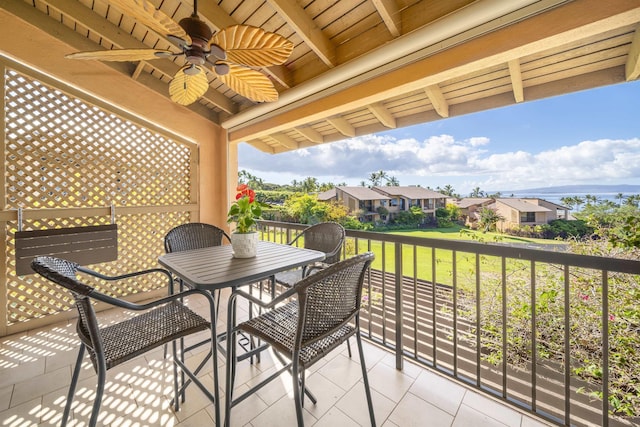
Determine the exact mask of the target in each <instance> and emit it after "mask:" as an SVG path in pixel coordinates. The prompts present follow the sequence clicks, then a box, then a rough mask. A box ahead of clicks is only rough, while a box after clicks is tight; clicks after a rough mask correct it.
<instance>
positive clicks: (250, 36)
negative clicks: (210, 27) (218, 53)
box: [210, 25, 293, 67]
mask: <svg viewBox="0 0 640 427" xmlns="http://www.w3.org/2000/svg"><path fill="white" fill-rule="evenodd" d="M210 44H216V45H218V46H220V47H221V48H222V49H224V50H225V51H226V52H227V60H229V61H231V62H235V63H237V64H244V65H249V66H252V67H268V66H270V65H277V64H282V63H284V62H285V61H286V60H287V58H289V55H291V52H292V51H293V43H291V42H290V41H289V40H287V39H286V38H284V37H282V36H281V35H279V34H275V33H269V32H267V31H264V30H263V29H261V28H257V27H252V26H248V25H233V26H231V27H228V28H225V29H224V30H221V31H218V32H217V33H216V34H215V35H214V36H213V37H212V38H211V42H210Z"/></svg>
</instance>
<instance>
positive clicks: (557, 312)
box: [261, 221, 640, 426]
mask: <svg viewBox="0 0 640 427" xmlns="http://www.w3.org/2000/svg"><path fill="white" fill-rule="evenodd" d="M261 226H262V239H264V240H271V241H276V242H280V243H286V242H288V241H290V240H291V238H292V237H293V236H295V235H296V234H297V232H299V230H301V229H303V228H305V227H306V226H305V225H302V224H291V223H281V222H272V221H263V222H262V224H261ZM550 247H552V248H554V250H539V249H533V248H527V247H519V246H509V245H499V244H489V243H481V242H468V241H466V242H465V241H455V240H441V239H427V238H418V237H407V236H398V235H393V234H385V233H375V232H362V231H353V230H347V241H346V243H345V248H344V250H345V256H349V255H351V254H355V253H360V252H364V251H369V250H371V251H373V252H375V253H376V260H375V262H374V264H373V265H372V268H371V271H370V274H369V276H368V278H367V279H368V280H367V282H366V283H365V288H366V289H365V293H364V295H363V305H362V307H363V311H362V318H363V323H362V326H363V331H364V333H365V335H366V336H367V338H368V339H370V340H372V341H374V342H376V343H378V344H380V345H382V346H384V347H386V348H387V349H389V350H390V351H392V352H394V353H395V357H396V367H397V369H402V367H403V361H404V360H405V359H411V360H413V361H415V362H417V363H419V364H423V365H425V366H428V367H430V368H432V369H435V370H437V371H439V372H440V373H442V374H444V375H447V376H449V377H451V378H453V379H455V380H457V381H461V382H463V383H465V384H467V385H470V386H472V387H476V388H478V389H480V390H482V391H484V392H486V393H488V394H491V395H493V396H495V397H497V398H501V399H502V400H503V401H504V402H505V403H506V404H509V405H513V406H516V407H518V408H520V409H523V410H526V411H529V412H531V413H535V414H536V415H538V416H540V417H542V418H544V419H546V420H548V421H550V422H553V423H556V424H558V425H603V426H626V425H639V424H640V418H639V417H637V415H636V416H629V415H628V414H629V412H626V414H627V415H625V408H626V410H628V408H629V405H630V407H633V405H637V402H639V400H638V399H640V396H638V395H637V393H638V389H639V387H640V385H639V384H627V388H626V389H625V390H622V391H621V390H620V387H619V383H620V382H621V381H623V379H622V378H621V376H622V375H623V374H621V370H622V369H623V368H624V366H623V365H624V364H625V363H626V364H627V365H628V364H629V363H630V361H632V360H634V359H633V358H634V357H636V356H635V354H636V353H637V354H640V347H639V345H640V344H638V339H637V338H638V336H639V335H640V331H639V329H640V326H639V325H638V324H635V325H633V324H628V325H626V326H625V325H621V326H625V327H626V329H625V327H620V326H619V325H618V324H616V325H613V323H612V322H616V321H617V319H616V317H615V316H616V313H622V312H624V310H629V309H631V310H636V312H638V310H637V309H636V308H635V307H622V306H620V304H621V303H620V302H619V299H618V298H617V295H618V294H620V293H624V292H630V291H631V289H630V287H629V286H628V284H629V283H633V284H634V287H633V289H634V292H638V291H637V290H638V289H640V261H637V260H626V259H618V258H605V257H600V256H590V255H577V254H573V253H568V252H566V251H564V250H563V248H562V247H559V246H550ZM614 297H615V298H614ZM632 300H633V299H632ZM636 301H637V299H636ZM634 328H635V329H634ZM589 330H590V333H591V334H594V333H595V336H596V337H597V339H595V340H594V339H593V335H583V332H584V331H589ZM594 331H595V332H594ZM625 331H627V332H625ZM625 333H626V334H629V335H633V337H631V336H627V337H626V338H630V339H631V344H629V345H628V346H627V347H626V348H617V347H616V348H614V347H612V346H611V344H612V343H614V342H617V341H618V340H619V339H620V338H621V337H620V334H625ZM634 334H635V335H634ZM622 338H624V337H622ZM634 340H635V341H634ZM634 346H635V348H634ZM589 351H591V352H590V353H589ZM584 354H589V358H588V360H587V359H586V358H585V357H584ZM627 367H628V366H627ZM637 369H638V370H640V368H637ZM638 370H636V371H634V373H633V375H632V376H631V377H632V378H635V381H636V382H638V377H639V371H638ZM602 384H605V385H608V386H604V387H603V386H602ZM620 393H622V394H624V393H627V397H628V394H634V393H635V394H634V396H632V397H630V398H629V399H628V401H626V402H627V404H626V405H627V406H625V398H624V396H623V397H621V396H620ZM603 402H609V405H606V404H605V405H603ZM636 408H637V406H636Z"/></svg>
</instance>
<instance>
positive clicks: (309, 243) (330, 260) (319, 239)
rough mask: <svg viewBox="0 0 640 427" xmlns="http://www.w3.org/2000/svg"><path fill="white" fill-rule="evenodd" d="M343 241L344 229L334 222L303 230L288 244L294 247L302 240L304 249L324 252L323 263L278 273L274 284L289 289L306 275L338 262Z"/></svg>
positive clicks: (315, 225)
mask: <svg viewBox="0 0 640 427" xmlns="http://www.w3.org/2000/svg"><path fill="white" fill-rule="evenodd" d="M344 239H345V231H344V227H342V226H341V225H340V224H338V223H335V222H321V223H319V224H314V225H311V226H309V227H307V228H305V229H304V230H303V231H302V232H301V233H300V234H298V235H297V236H296V237H295V238H294V239H293V240H291V241H290V242H289V244H290V245H296V244H299V241H300V240H302V241H303V246H304V247H305V248H306V249H313V250H316V251H320V252H324V253H325V254H326V257H325V259H324V261H323V262H320V263H315V264H313V265H310V266H305V267H301V268H297V269H295V270H289V271H283V272H282V273H278V274H276V276H275V283H277V284H279V285H283V286H286V287H288V288H290V287H292V286H293V285H294V284H296V283H298V282H299V281H300V280H301V279H302V278H303V277H305V276H307V275H308V274H310V273H312V272H314V271H316V270H320V269H322V268H326V267H328V266H329V265H331V264H335V263H336V262H338V261H340V255H341V254H342V245H343V244H344Z"/></svg>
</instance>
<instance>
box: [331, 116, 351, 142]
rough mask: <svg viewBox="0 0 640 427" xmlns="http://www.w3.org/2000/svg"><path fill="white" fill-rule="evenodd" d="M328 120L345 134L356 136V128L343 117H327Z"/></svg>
mask: <svg viewBox="0 0 640 427" xmlns="http://www.w3.org/2000/svg"><path fill="white" fill-rule="evenodd" d="M327 121H328V122H329V123H330V124H331V126H333V127H334V128H336V130H337V131H338V132H340V133H341V134H343V135H344V136H349V137H351V138H353V137H354V136H356V129H355V128H354V127H353V126H351V124H350V123H349V122H348V121H346V120H345V119H343V118H342V117H331V118H329V119H327Z"/></svg>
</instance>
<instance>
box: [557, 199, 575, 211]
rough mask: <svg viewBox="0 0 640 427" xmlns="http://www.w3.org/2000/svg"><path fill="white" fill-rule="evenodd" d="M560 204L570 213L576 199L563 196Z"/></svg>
mask: <svg viewBox="0 0 640 427" xmlns="http://www.w3.org/2000/svg"><path fill="white" fill-rule="evenodd" d="M560 203H562V204H563V205H565V206H566V207H568V208H569V210H570V211H572V210H573V208H574V206H575V205H576V198H575V197H574V196H565V197H561V198H560Z"/></svg>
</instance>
